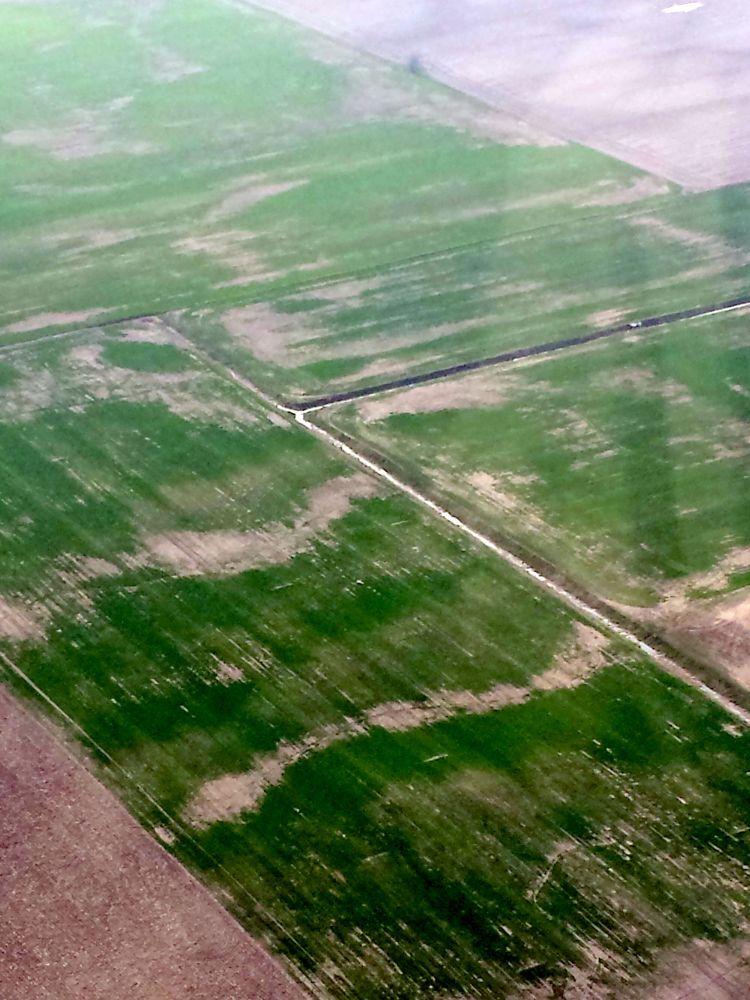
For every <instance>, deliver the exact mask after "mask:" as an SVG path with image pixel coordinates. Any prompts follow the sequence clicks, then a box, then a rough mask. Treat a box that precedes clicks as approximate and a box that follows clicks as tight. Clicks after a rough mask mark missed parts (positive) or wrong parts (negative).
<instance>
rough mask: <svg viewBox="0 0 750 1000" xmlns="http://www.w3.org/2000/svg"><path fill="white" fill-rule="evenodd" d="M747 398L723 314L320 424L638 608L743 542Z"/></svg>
mask: <svg viewBox="0 0 750 1000" xmlns="http://www.w3.org/2000/svg"><path fill="white" fill-rule="evenodd" d="M748 400H750V325H749V323H748V318H747V317H746V316H744V315H735V316H732V315H727V316H716V317H711V318H707V319H703V320H694V321H690V322H686V323H684V324H679V325H677V326H673V327H670V328H668V329H663V330H656V331H653V332H650V331H643V332H642V333H638V334H637V335H636V336H631V337H620V338H617V339H615V340H610V341H607V342H605V343H603V344H599V345H594V346H593V347H590V348H585V349H575V350H571V351H570V352H568V353H561V354H557V355H554V356H552V357H550V358H549V359H540V360H539V361H538V362H535V363H533V364H530V365H520V366H507V367H504V368H502V369H488V370H487V371H485V372H481V373H478V374H474V375H471V376H466V377H465V378H463V379H460V380H449V381H444V382H435V383H433V384H431V385H430V386H425V387H420V388H417V389H412V390H405V391H404V392H399V393H395V394H393V393H392V394H390V395H387V396H384V397H382V399H379V400H377V401H363V402H362V403H360V404H346V405H345V406H342V407H340V408H336V409H333V410H330V411H326V416H325V420H326V421H328V422H330V424H331V426H334V427H336V428H338V429H340V430H345V431H346V432H347V433H349V434H353V435H354V436H355V437H357V438H359V439H360V440H361V441H363V442H365V443H366V445H367V446H368V447H370V448H371V449H373V448H374V449H375V450H377V451H378V452H379V453H381V454H383V455H385V456H387V457H388V459H389V461H391V462H392V463H394V464H395V465H396V466H397V467H398V468H399V469H400V470H401V471H403V472H404V474H405V475H407V476H411V477H412V478H414V477H415V476H416V477H417V479H418V480H419V482H420V484H422V485H425V484H427V486H428V488H430V487H431V488H432V489H433V490H437V491H439V492H441V494H443V495H445V496H446V497H448V498H449V499H450V502H451V504H452V505H453V506H457V507H458V508H459V509H460V510H462V511H463V512H466V513H468V514H469V516H473V517H474V519H475V520H476V519H477V518H478V519H479V520H480V521H481V522H482V523H483V524H484V525H485V526H486V527H488V528H489V529H490V530H495V531H499V532H501V533H505V534H507V535H510V536H513V537H515V538H517V539H518V540H519V541H520V542H522V543H523V545H524V546H525V547H526V548H527V549H528V550H529V551H531V552H533V553H535V554H536V555H538V556H542V557H544V558H545V559H548V560H549V561H551V562H552V563H554V564H555V565H557V566H558V567H560V568H562V569H564V570H565V571H567V572H568V573H569V574H570V575H571V576H573V577H575V578H577V579H579V580H580V581H581V582H583V583H584V584H585V585H586V586H588V587H590V588H591V589H592V590H593V591H595V592H596V593H598V594H600V595H602V596H604V597H607V598H611V599H614V600H619V601H625V602H627V603H632V604H636V603H641V602H643V603H646V604H648V603H652V602H653V601H655V600H656V599H657V597H658V595H659V594H660V593H661V591H662V590H663V589H664V587H667V586H669V585H670V583H674V582H679V581H680V580H685V581H688V582H690V577H691V575H695V574H698V575H700V574H705V573H706V572H708V571H710V570H712V569H714V568H715V567H716V566H717V565H719V564H721V563H722V560H724V559H725V558H726V557H727V556H729V555H730V554H731V553H732V552H733V550H741V549H743V548H744V547H746V546H748V545H749V544H750V470H749V469H748V464H747V458H748V444H747V440H748V439H747V435H748V427H749V421H750V408H749V403H748ZM420 411H421V412H420ZM740 568H741V567H739V566H737V567H735V570H739V569H740Z"/></svg>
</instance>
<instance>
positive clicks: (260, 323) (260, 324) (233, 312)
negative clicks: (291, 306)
mask: <svg viewBox="0 0 750 1000" xmlns="http://www.w3.org/2000/svg"><path fill="white" fill-rule="evenodd" d="M222 322H223V324H224V326H225V327H226V329H227V331H228V332H229V333H230V334H231V335H232V336H233V337H235V338H236V340H237V341H238V342H239V343H240V344H241V345H242V346H243V347H246V348H247V349H248V350H249V351H252V353H253V354H254V355H255V357H256V358H257V359H258V360H259V361H270V362H271V363H273V364H277V365H282V366H283V367H285V368H291V367H293V366H294V363H295V362H294V358H293V355H292V347H293V346H294V344H295V343H296V342H297V341H299V340H303V339H305V338H306V337H307V333H306V332H304V331H302V330H300V323H299V320H298V319H297V318H296V317H295V316H294V315H289V316H282V315H280V314H279V313H277V312H276V311H275V310H274V309H273V307H272V306H270V305H269V304H268V303H257V304H254V305H251V306H240V307H239V308H237V309H230V310H229V311H228V312H225V313H224V315H223V316H222Z"/></svg>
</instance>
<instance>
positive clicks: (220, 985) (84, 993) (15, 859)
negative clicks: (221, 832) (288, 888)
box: [0, 688, 303, 1000]
mask: <svg viewBox="0 0 750 1000" xmlns="http://www.w3.org/2000/svg"><path fill="white" fill-rule="evenodd" d="M0 761H2V764H0V800H2V809H0V843H1V844H2V851H0V881H2V885H3V892H2V896H0V951H1V952H2V955H3V961H2V963H0V995H1V996H3V997H5V998H8V1000H11V998H12V1000H82V998H83V997H85V998H86V1000H116V998H123V1000H124V998H126V997H127V998H128V1000H167V998H178V997H179V998H183V997H184V998H186V997H196V998H198V997H200V998H201V1000H227V998H229V997H232V998H233V1000H303V993H302V991H301V990H300V989H299V988H298V987H296V986H295V985H294V983H292V982H291V981H290V980H289V978H288V977H287V975H286V973H285V972H284V971H283V970H282V969H281V967H280V966H279V965H278V964H277V963H276V962H275V960H274V959H273V958H271V956H270V955H269V954H268V953H267V952H266V951H265V950H264V949H263V948H262V947H261V946H260V944H259V943H258V942H256V941H254V940H253V939H252V938H251V937H249V935H248V934H246V933H245V931H243V930H242V929H241V928H240V926H239V924H237V923H236V922H235V921H234V920H233V919H232V918H231V917H230V916H229V914H228V913H227V912H226V911H224V910H223V909H222V908H221V907H220V906H219V904H218V903H217V902H216V900H215V899H214V898H213V897H212V896H211V895H210V894H209V893H208V892H206V890H205V889H203V888H202V887H201V886H200V885H199V884H198V882H196V881H195V879H193V878H192V877H191V876H189V875H188V873H187V872H186V871H185V869H184V868H182V866H181V865H179V864H178V862H177V861H175V860H174V859H173V858H172V857H170V855H169V854H167V853H166V851H164V850H163V849H162V848H161V847H160V846H159V845H158V844H157V843H156V841H155V840H153V839H152V838H151V837H149V836H148V835H147V834H146V833H145V832H144V831H143V830H142V829H141V828H140V827H139V826H138V824H137V823H136V822H135V820H133V819H132V818H131V816H129V815H128V813H127V812H126V810H125V809H124V808H123V807H122V806H121V805H120V804H119V803H118V802H117V801H116V799H115V798H114V797H113V796H112V795H111V794H110V793H109V792H108V791H107V790H106V789H105V788H104V787H103V786H102V785H101V784H99V782H98V781H96V779H95V778H94V777H93V776H92V774H91V773H90V772H89V771H88V770H87V769H86V768H85V767H84V766H82V765H81V763H80V762H79V760H77V759H76V758H75V757H74V756H73V755H72V754H71V753H70V752H69V751H68V750H67V749H66V748H65V746H64V744H63V743H62V741H60V740H58V739H56V738H55V737H54V736H53V735H52V733H51V732H50V729H49V728H48V727H47V726H44V727H43V726H42V725H41V724H40V723H39V722H37V721H36V720H35V719H34V718H32V717H31V716H30V715H28V714H27V713H26V712H24V711H23V710H22V709H21V708H20V706H19V705H18V704H17V703H16V702H15V701H14V700H13V699H12V698H11V697H10V695H9V694H8V693H7V692H6V691H5V690H4V689H3V688H0ZM155 833H157V835H158V836H160V837H161V839H162V840H164V841H166V842H169V841H170V840H171V839H173V836H172V834H171V832H170V831H167V830H162V829H157V830H155Z"/></svg>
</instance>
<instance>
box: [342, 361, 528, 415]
mask: <svg viewBox="0 0 750 1000" xmlns="http://www.w3.org/2000/svg"><path fill="white" fill-rule="evenodd" d="M521 388H522V383H521V380H520V379H519V378H517V377H516V376H514V375H511V374H503V375H501V376H498V375H496V374H493V375H487V374H486V373H481V374H478V375H469V376H467V377H466V378H462V379H457V380H453V379H451V380H447V379H445V380H436V381H435V382H428V383H426V384H425V385H418V386H414V388H411V389H402V390H398V391H396V392H391V393H387V394H385V395H383V396H381V397H379V398H377V399H366V400H364V401H363V402H361V403H358V404H357V410H358V412H359V415H360V417H361V418H362V420H363V421H364V423H366V424H369V423H374V422H375V421H378V420H387V419H388V417H392V416H395V415H396V414H403V413H437V412H438V411H440V410H473V409H477V408H479V407H488V408H491V407H497V406H503V405H505V404H506V403H507V402H508V401H509V400H510V399H511V398H513V396H514V395H515V394H516V393H517V392H518V391H519V390H520V389H521Z"/></svg>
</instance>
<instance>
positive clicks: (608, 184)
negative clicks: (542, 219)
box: [505, 175, 670, 211]
mask: <svg viewBox="0 0 750 1000" xmlns="http://www.w3.org/2000/svg"><path fill="white" fill-rule="evenodd" d="M669 191H670V188H669V184H667V183H666V182H665V181H661V180H659V179H658V178H657V177H652V176H650V175H646V176H645V177H638V178H636V179H635V180H634V181H632V182H631V183H630V184H617V183H616V182H614V181H606V180H605V181H598V182H597V183H595V184H592V185H590V186H589V187H585V188H584V187H577V188H561V189H559V190H557V191H549V192H545V193H544V194H536V195H531V196H530V197H528V198H523V199H520V200H518V201H511V202H509V203H508V204H507V205H506V206H505V210H506V211H516V210H517V211H526V210H527V209H530V208H551V207H553V206H556V205H567V206H569V207H570V208H598V207H604V206H613V205H631V204H633V203H634V202H638V201H644V200H645V199H646V198H654V197H657V196H658V195H665V194H669Z"/></svg>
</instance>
